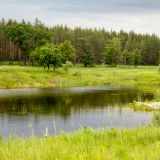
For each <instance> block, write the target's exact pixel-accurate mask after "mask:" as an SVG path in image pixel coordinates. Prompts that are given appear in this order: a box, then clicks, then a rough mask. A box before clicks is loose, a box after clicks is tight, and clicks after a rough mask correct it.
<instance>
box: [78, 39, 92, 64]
mask: <svg viewBox="0 0 160 160" xmlns="http://www.w3.org/2000/svg"><path fill="white" fill-rule="evenodd" d="M79 52H80V57H81V60H80V61H81V62H82V63H83V65H84V66H85V67H87V66H90V67H92V66H93V56H92V54H91V52H90V44H89V42H88V41H87V40H86V39H84V38H81V39H79Z"/></svg>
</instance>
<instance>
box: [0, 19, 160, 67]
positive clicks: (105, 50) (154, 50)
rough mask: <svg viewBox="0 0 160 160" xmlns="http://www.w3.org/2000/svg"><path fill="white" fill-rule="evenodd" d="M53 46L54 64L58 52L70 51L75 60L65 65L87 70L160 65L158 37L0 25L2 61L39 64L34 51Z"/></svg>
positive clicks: (38, 25) (26, 24)
mask: <svg viewBox="0 0 160 160" xmlns="http://www.w3.org/2000/svg"><path fill="white" fill-rule="evenodd" d="M46 44H47V45H46ZM51 44H53V45H56V49H55V48H54V51H53V52H54V53H56V54H55V55H54V56H53V58H52V59H54V60H55V58H57V57H56V56H57V55H58V52H59V50H63V51H65V50H67V49H68V47H69V49H68V50H69V52H68V53H71V52H75V53H74V54H73V57H72V58H71V57H70V58H69V59H67V58H66V59H63V61H62V63H63V62H64V61H65V60H69V61H72V62H73V63H74V64H75V63H79V64H80V63H83V64H84V66H93V64H104V63H105V64H110V65H114V66H116V65H117V64H125V65H135V66H136V65H158V64H159V62H160V38H159V37H158V36H156V35H155V34H152V35H149V34H137V33H134V31H130V32H129V33H127V32H125V31H123V30H121V31H120V32H115V31H106V30H105V29H96V28H95V29H87V28H86V29H83V28H80V27H76V28H74V29H71V28H68V27H67V26H62V25H58V26H54V27H47V26H46V25H45V24H43V23H42V22H41V21H39V20H38V19H35V22H34V23H30V22H26V21H24V20H23V21H22V22H17V21H15V20H11V19H10V20H8V21H6V20H5V19H2V20H1V21H0V61H22V60H23V61H24V62H25V63H26V62H30V63H33V62H34V61H35V60H38V58H37V57H36V56H37V55H36V54H35V51H37V52H38V53H39V52H41V51H44V52H46V48H45V47H44V46H47V47H52V45H51ZM62 44H63V45H62ZM42 46H43V48H42ZM57 46H58V47H60V49H57ZM65 47H66V48H65ZM33 55H34V58H33ZM35 55H36V56H35ZM35 57H36V58H37V59H36V58H35ZM39 59H40V58H39ZM58 60H59V59H57V61H58ZM52 62H53V60H52ZM48 63H50V62H48ZM53 63H55V62H53ZM55 66H56V64H55Z"/></svg>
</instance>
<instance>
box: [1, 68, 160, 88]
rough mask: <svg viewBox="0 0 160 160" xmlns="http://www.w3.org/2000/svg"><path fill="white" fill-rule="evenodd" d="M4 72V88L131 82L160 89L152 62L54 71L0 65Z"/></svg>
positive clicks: (132, 84)
mask: <svg viewBox="0 0 160 160" xmlns="http://www.w3.org/2000/svg"><path fill="white" fill-rule="evenodd" d="M0 74H1V75H0V88H24V87H32V88H46V87H71V86H92V85H129V86H132V87H134V86H135V87H139V88H140V89H145V90H152V91H159V90H160V73H159V72H158V67H151V66H145V67H144V66H143V67H138V68H134V67H125V66H120V67H117V68H112V67H105V66H97V67H94V68H83V67H73V68H70V70H69V73H65V71H64V70H63V68H59V69H57V70H56V72H54V71H53V70H44V69H43V68H41V67H22V66H0Z"/></svg>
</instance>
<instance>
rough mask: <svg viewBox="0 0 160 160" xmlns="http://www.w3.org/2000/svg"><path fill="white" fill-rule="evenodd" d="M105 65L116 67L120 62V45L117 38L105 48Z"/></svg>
mask: <svg viewBox="0 0 160 160" xmlns="http://www.w3.org/2000/svg"><path fill="white" fill-rule="evenodd" d="M104 57H105V63H106V64H110V65H114V66H115V67H116V66H117V64H118V63H120V62H121V45H120V40H119V39H118V38H113V39H112V40H111V41H109V42H108V43H107V44H106V47H105V53H104Z"/></svg>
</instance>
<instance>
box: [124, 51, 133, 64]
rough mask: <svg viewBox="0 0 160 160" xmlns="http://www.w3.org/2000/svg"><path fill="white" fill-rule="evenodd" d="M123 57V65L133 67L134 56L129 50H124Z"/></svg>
mask: <svg viewBox="0 0 160 160" xmlns="http://www.w3.org/2000/svg"><path fill="white" fill-rule="evenodd" d="M122 56H123V64H125V65H132V59H133V56H132V54H131V53H130V52H129V51H128V50H124V51H123V53H122Z"/></svg>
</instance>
